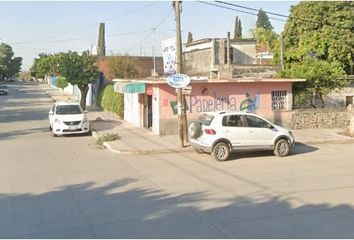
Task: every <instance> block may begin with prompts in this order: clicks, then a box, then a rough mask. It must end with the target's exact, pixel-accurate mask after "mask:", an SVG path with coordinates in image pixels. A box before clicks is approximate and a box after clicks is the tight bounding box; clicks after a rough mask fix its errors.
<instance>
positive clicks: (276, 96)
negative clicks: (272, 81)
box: [272, 90, 292, 110]
mask: <svg viewBox="0 0 354 240" xmlns="http://www.w3.org/2000/svg"><path fill="white" fill-rule="evenodd" d="M291 105H292V104H291V100H289V98H288V94H287V92H286V90H283V91H272V110H291Z"/></svg>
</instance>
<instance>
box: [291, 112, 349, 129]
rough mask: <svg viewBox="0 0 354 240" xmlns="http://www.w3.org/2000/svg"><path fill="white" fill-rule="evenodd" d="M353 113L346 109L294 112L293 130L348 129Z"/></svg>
mask: <svg viewBox="0 0 354 240" xmlns="http://www.w3.org/2000/svg"><path fill="white" fill-rule="evenodd" d="M353 115H354V112H353V111H348V110H347V109H346V108H321V109H306V110H294V112H293V116H292V126H291V127H292V129H311V128H346V127H347V126H348V125H349V122H350V117H351V116H353Z"/></svg>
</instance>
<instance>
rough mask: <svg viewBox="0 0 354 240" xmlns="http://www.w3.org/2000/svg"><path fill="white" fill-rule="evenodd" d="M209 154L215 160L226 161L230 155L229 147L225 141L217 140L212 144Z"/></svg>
mask: <svg viewBox="0 0 354 240" xmlns="http://www.w3.org/2000/svg"><path fill="white" fill-rule="evenodd" d="M211 154H212V156H213V158H214V159H216V160H217V161H226V160H227V159H228V158H229V155H230V147H229V145H228V144H227V143H225V142H219V143H217V144H216V145H215V146H214V148H213V151H212V153H211Z"/></svg>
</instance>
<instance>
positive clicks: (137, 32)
mask: <svg viewBox="0 0 354 240" xmlns="http://www.w3.org/2000/svg"><path fill="white" fill-rule="evenodd" d="M149 31H151V29H145V30H142V31H135V32H126V33H115V34H110V35H107V36H106V38H113V37H119V36H126V35H134V34H139V33H144V32H149ZM91 38H92V36H90V37H82V38H68V39H58V40H53V41H44V42H41V43H58V42H68V41H79V40H86V39H91Z"/></svg>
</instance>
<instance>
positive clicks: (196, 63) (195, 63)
mask: <svg viewBox="0 0 354 240" xmlns="http://www.w3.org/2000/svg"><path fill="white" fill-rule="evenodd" d="M211 65H212V48H208V49H203V50H198V51H191V52H187V53H184V68H185V72H186V74H188V75H191V76H193V75H206V76H208V75H209V68H210V66H211Z"/></svg>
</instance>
